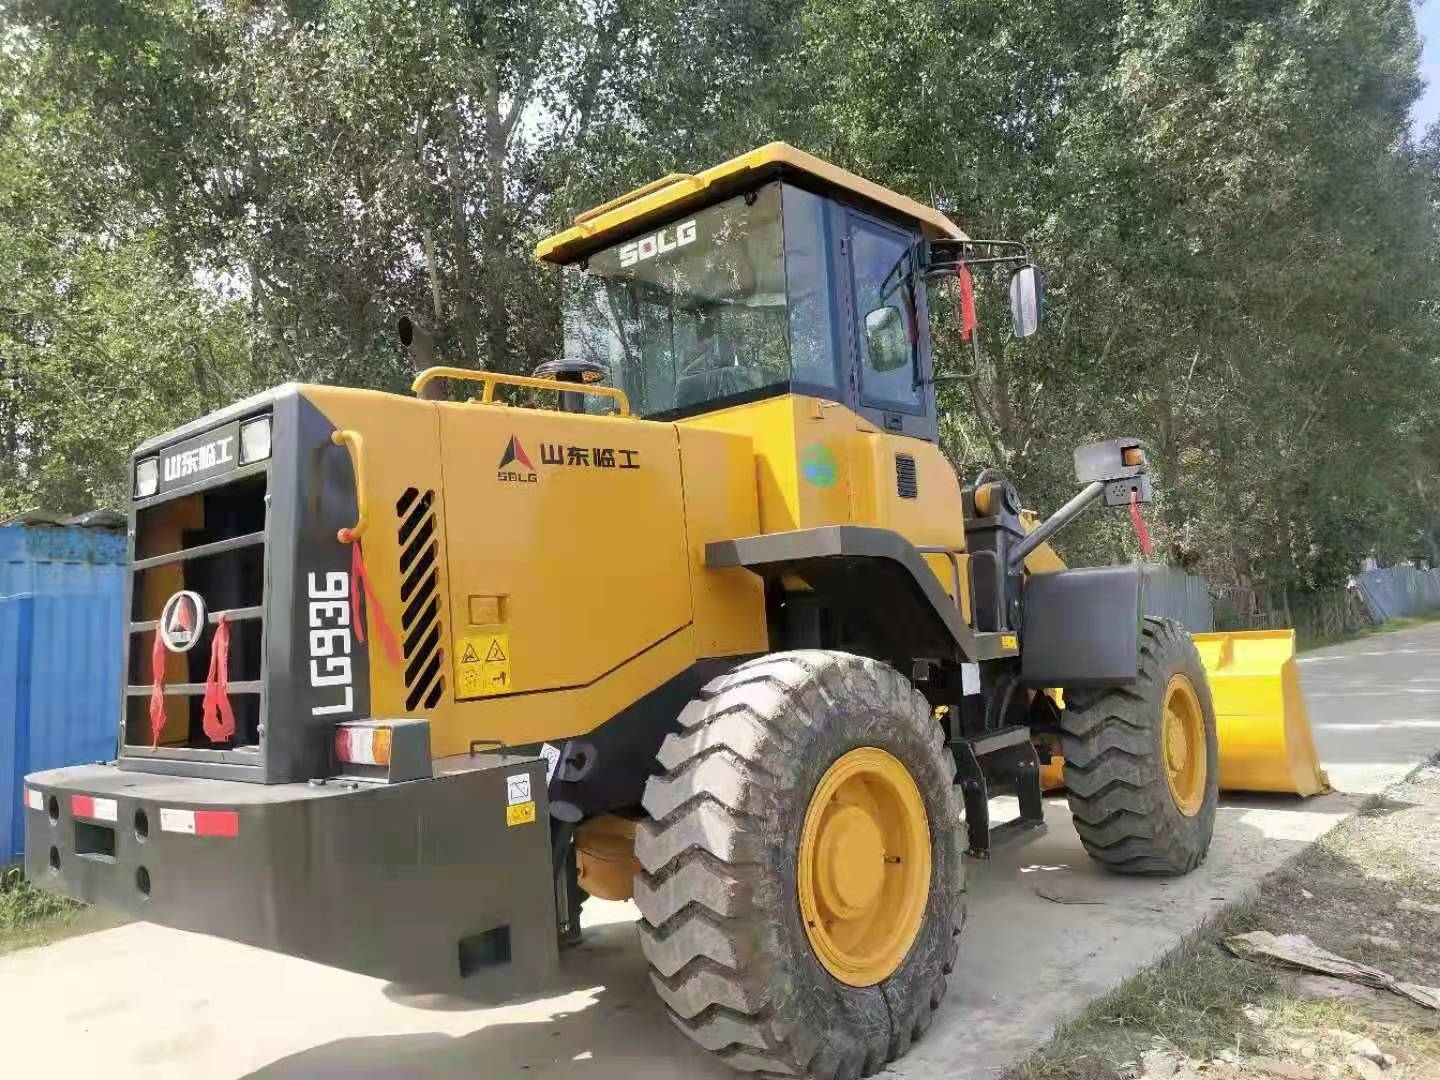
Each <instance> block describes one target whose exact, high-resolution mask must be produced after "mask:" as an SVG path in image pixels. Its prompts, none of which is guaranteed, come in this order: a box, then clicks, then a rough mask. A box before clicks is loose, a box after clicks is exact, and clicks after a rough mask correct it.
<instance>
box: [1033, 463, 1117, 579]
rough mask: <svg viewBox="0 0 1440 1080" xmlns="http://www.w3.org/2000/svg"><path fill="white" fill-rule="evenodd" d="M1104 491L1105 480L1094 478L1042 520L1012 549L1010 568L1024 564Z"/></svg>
mask: <svg viewBox="0 0 1440 1080" xmlns="http://www.w3.org/2000/svg"><path fill="white" fill-rule="evenodd" d="M1104 492H1105V481H1103V480H1092V481H1091V482H1090V483H1088V484H1086V485H1085V487H1084V488H1083V489H1081V491H1080V493H1079V494H1078V495H1076V496H1075V497H1074V498H1073V499H1071V500H1070V501H1069V502H1067V503H1066V504H1065V505H1064V506H1062V507H1060V509H1059V510H1056V511H1055V513H1053V514H1051V515H1050V516H1049V517H1048V518H1046V519H1045V520H1044V521H1042V522H1041V523H1040V524H1039V525H1037V526H1036V527H1035V528H1034V530H1033V531H1031V532H1029V533H1027V534H1026V535H1025V538H1024V539H1023V540H1021V541H1020V543H1018V544H1016V545H1015V546H1014V547H1013V548H1011V549H1010V569H1012V570H1018V569H1020V568H1021V567H1022V566H1024V565H1025V557H1026V556H1027V555H1029V554H1030V553H1031V552H1032V551H1034V550H1035V549H1036V548H1038V547H1039V546H1040V545H1041V544H1043V543H1045V541H1046V540H1049V539H1050V537H1052V536H1054V535H1055V534H1056V533H1057V532H1059V531H1060V530H1061V529H1063V528H1064V527H1065V526H1066V525H1068V524H1070V522H1071V521H1073V520H1074V519H1075V518H1076V517H1078V516H1079V514H1080V511H1082V510H1084V509H1085V508H1086V507H1087V506H1089V505H1090V504H1091V503H1092V502H1094V501H1095V500H1096V499H1098V498H1099V497H1100V496H1101V495H1102V494H1104Z"/></svg>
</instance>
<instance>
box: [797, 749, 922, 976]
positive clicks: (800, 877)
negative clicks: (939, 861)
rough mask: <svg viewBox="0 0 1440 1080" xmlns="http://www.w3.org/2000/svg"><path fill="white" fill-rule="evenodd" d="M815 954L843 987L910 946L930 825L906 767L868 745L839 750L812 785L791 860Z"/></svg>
mask: <svg viewBox="0 0 1440 1080" xmlns="http://www.w3.org/2000/svg"><path fill="white" fill-rule="evenodd" d="M796 881H797V886H798V891H799V894H800V913H801V916H802V918H803V919H804V921H805V932H806V935H807V936H808V937H809V939H810V945H811V948H813V949H814V950H815V955H816V957H817V958H818V959H819V960H820V962H821V963H822V964H823V965H824V966H825V968H826V970H827V971H829V972H830V974H832V975H833V976H835V978H837V979H839V980H840V981H841V982H843V983H847V984H848V985H850V986H873V985H874V984H875V983H878V982H880V981H882V980H883V979H885V978H888V977H889V976H890V975H891V974H892V973H893V972H894V971H895V969H896V968H897V967H899V965H900V962H901V961H902V960H904V959H905V954H906V953H907V952H909V951H910V946H911V945H912V944H913V943H914V940H915V935H916V934H917V933H918V932H919V929H920V922H921V919H922V918H923V916H924V914H925V906H926V903H927V901H928V897H929V891H930V827H929V822H928V821H927V819H926V814H925V803H924V801H923V799H921V797H920V789H919V788H918V787H916V785H915V781H914V779H913V778H912V777H911V776H910V773H909V770H907V769H906V768H905V766H904V765H903V764H901V762H900V761H899V760H898V759H897V758H895V757H894V756H892V755H891V754H888V753H886V752H885V751H884V750H880V749H877V748H875V747H870V746H863V747H859V748H858V749H855V750H851V751H850V752H849V753H847V754H845V755H843V756H842V757H841V758H840V759H839V760H838V761H836V762H835V763H834V764H833V765H831V766H830V768H829V769H828V770H827V771H826V773H825V775H824V776H823V777H821V778H820V782H819V783H818V784H817V785H816V787H815V791H814V794H813V795H812V796H811V798H810V806H809V808H808V809H807V810H806V813H805V824H804V826H803V828H802V830H801V838H800V850H799V855H798V859H797V862H796Z"/></svg>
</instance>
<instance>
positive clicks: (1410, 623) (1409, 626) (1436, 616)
mask: <svg viewBox="0 0 1440 1080" xmlns="http://www.w3.org/2000/svg"><path fill="white" fill-rule="evenodd" d="M1434 622H1440V608H1435V609H1434V610H1431V611H1422V612H1420V613H1419V614H1416V615H1402V616H1400V617H1399V618H1398V619H1386V620H1385V621H1384V622H1383V623H1381V624H1380V625H1379V626H1367V627H1365V629H1363V630H1356V631H1354V632H1353V633H1349V634H1342V635H1340V636H1339V637H1311V636H1310V635H1308V634H1297V635H1296V636H1295V651H1296V652H1309V651H1310V650H1311V649H1323V648H1325V647H1326V646H1327V645H1343V644H1344V643H1345V642H1347V641H1359V640H1360V639H1361V638H1367V637H1374V636H1375V635H1376V634H1393V633H1394V632H1395V631H1396V630H1413V629H1414V628H1415V627H1417V626H1428V625H1429V624H1430V623H1434Z"/></svg>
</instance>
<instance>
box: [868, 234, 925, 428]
mask: <svg viewBox="0 0 1440 1080" xmlns="http://www.w3.org/2000/svg"><path fill="white" fill-rule="evenodd" d="M915 239H916V237H915V236H913V235H912V234H911V233H909V232H906V231H905V230H902V229H898V228H896V227H894V226H892V225H888V224H886V223H885V222H882V221H880V220H879V219H877V218H874V217H871V216H870V215H868V214H862V213H859V212H858V211H855V210H847V212H846V229H845V254H846V260H845V265H846V267H847V270H848V276H849V279H850V281H849V292H850V301H851V303H850V311H851V313H852V319H853V325H852V326H851V327H850V338H851V342H852V355H853V356H854V359H855V370H856V375H857V379H858V383H859V405H860V410H859V411H860V413H861V415H863V416H865V417H866V419H868V420H870V421H871V422H872V423H874V424H875V425H876V427H878V428H880V429H881V430H882V431H888V432H891V433H893V434H897V435H911V436H914V437H917V438H922V439H932V440H933V439H934V438H935V437H936V424H935V416H934V408H933V405H932V398H933V393H932V388H931V386H930V384H929V382H928V378H929V370H930V349H929V343H928V342H927V341H926V335H925V334H924V333H923V332H922V330H921V328H922V327H924V326H926V325H927V323H926V319H927V318H928V315H927V312H926V307H925V290H924V289H923V288H911V287H910V283H911V282H912V281H913V274H914V261H913V254H912V252H913V248H914V242H915Z"/></svg>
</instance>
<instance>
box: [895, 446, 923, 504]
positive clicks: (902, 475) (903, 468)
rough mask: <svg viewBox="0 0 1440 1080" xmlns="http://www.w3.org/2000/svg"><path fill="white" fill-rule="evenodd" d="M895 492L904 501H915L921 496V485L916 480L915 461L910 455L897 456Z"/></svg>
mask: <svg viewBox="0 0 1440 1080" xmlns="http://www.w3.org/2000/svg"><path fill="white" fill-rule="evenodd" d="M895 490H896V492H897V493H898V494H899V495H900V498H902V499H914V498H917V497H918V496H919V494H920V485H919V483H918V481H917V480H916V478H915V459H914V457H912V456H911V455H909V454H896V455H895Z"/></svg>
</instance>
